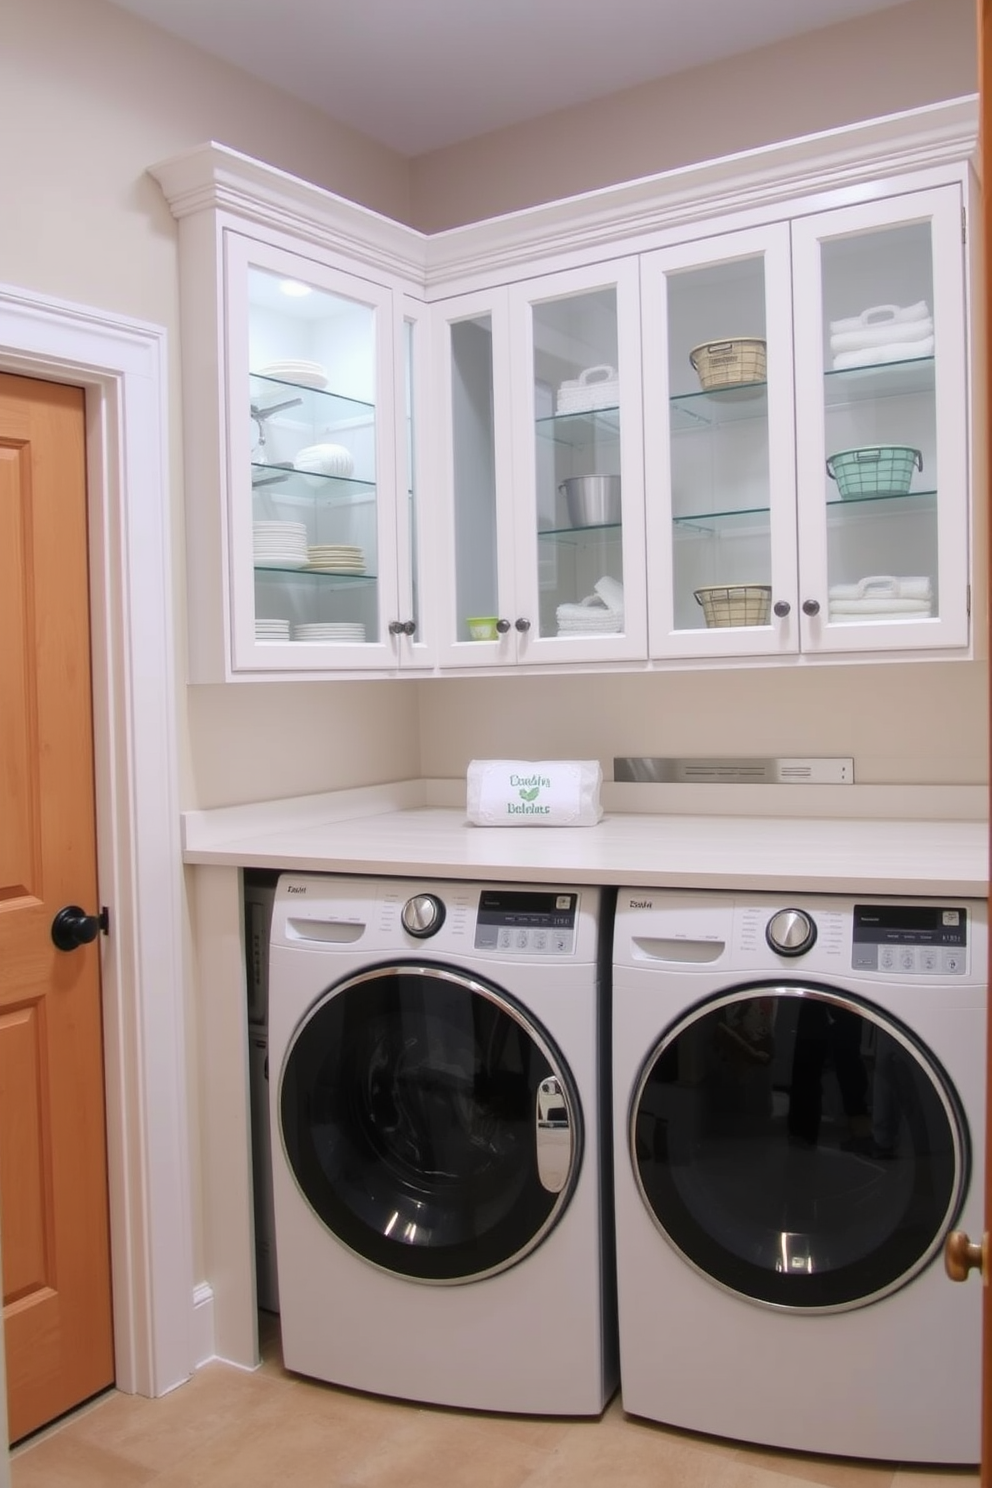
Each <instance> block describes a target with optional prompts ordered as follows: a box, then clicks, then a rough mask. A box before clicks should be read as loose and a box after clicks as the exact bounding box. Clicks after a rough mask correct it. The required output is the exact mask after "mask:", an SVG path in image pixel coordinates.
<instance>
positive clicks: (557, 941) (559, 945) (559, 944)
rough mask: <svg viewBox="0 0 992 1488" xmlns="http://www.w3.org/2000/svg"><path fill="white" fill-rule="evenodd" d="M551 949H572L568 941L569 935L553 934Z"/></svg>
mask: <svg viewBox="0 0 992 1488" xmlns="http://www.w3.org/2000/svg"><path fill="white" fill-rule="evenodd" d="M551 949H552V950H553V951H567V950H570V949H571V947H570V946H569V943H568V936H567V935H554V936H552V939H551Z"/></svg>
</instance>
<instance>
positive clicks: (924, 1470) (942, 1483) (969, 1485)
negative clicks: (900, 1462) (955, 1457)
mask: <svg viewBox="0 0 992 1488" xmlns="http://www.w3.org/2000/svg"><path fill="white" fill-rule="evenodd" d="M978 1484H979V1472H978V1469H977V1467H901V1468H900V1469H899V1471H898V1472H897V1473H896V1475H895V1477H894V1478H893V1479H892V1488H978Z"/></svg>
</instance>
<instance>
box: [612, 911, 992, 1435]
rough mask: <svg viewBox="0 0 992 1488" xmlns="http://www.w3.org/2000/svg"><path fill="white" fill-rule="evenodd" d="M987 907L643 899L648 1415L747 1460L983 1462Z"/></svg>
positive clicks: (630, 1178)
mask: <svg viewBox="0 0 992 1488" xmlns="http://www.w3.org/2000/svg"><path fill="white" fill-rule="evenodd" d="M986 957H987V949H986V911H985V905H984V903H983V902H980V901H963V900H960V899H954V898H950V899H946V900H945V899H941V900H937V899H931V900H914V901H909V900H906V899H901V898H900V899H896V898H877V897H871V896H866V897H864V898H859V899H857V900H853V899H852V900H847V899H841V898H835V897H805V896H804V897H800V898H778V897H773V896H771V895H762V894H753V895H745V894H737V895H732V894H723V893H691V894H690V893H675V892H670V891H645V890H642V889H624V890H621V891H620V893H619V895H618V899H617V910H616V922H615V935H614V976H613V1030H614V1031H613V1071H614V1132H615V1167H616V1172H615V1196H616V1226H617V1268H618V1291H619V1320H620V1372H621V1382H622V1384H621V1389H622V1397H623V1404H624V1407H625V1409H626V1410H628V1411H630V1412H632V1413H633V1414H635V1415H639V1416H646V1417H649V1418H651V1419H653V1420H656V1421H663V1422H667V1423H669V1424H671V1425H674V1426H679V1427H683V1428H687V1429H690V1430H693V1431H700V1432H707V1433H712V1434H714V1435H718V1436H726V1437H731V1438H735V1439H738V1440H742V1441H749V1442H758V1443H764V1444H767V1445H771V1446H776V1447H786V1448H793V1449H796V1450H801V1451H805V1452H816V1453H821V1452H822V1453H837V1454H840V1455H849V1456H855V1457H865V1458H882V1459H891V1460H894V1461H899V1462H910V1461H914V1462H946V1463H955V1462H970V1463H974V1462H977V1461H978V1460H979V1434H980V1407H979V1385H980V1378H981V1295H980V1291H981V1289H980V1287H979V1286H977V1285H975V1284H972V1285H970V1286H954V1285H952V1284H951V1283H950V1281H949V1280H948V1279H947V1277H946V1276H945V1274H944V1269H943V1264H942V1246H943V1242H944V1239H945V1237H946V1235H947V1233H948V1231H949V1230H950V1229H952V1228H955V1227H960V1228H962V1229H965V1230H967V1231H969V1232H970V1234H971V1235H972V1236H973V1237H977V1236H979V1235H981V1233H982V1229H983V1203H982V1177H983V1172H984V1124H985V1114H984V1113H985V1022H986V1012H985V997H986V988H985V977H986V966H987V959H986Z"/></svg>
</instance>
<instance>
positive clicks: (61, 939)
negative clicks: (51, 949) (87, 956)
mask: <svg viewBox="0 0 992 1488" xmlns="http://www.w3.org/2000/svg"><path fill="white" fill-rule="evenodd" d="M109 929H110V912H109V910H107V909H101V911H100V913H99V914H98V915H88V914H87V913H86V911H85V909H80V907H79V905H78V904H67V905H65V907H64V908H63V909H60V910H59V912H58V914H57V915H56V916H55V918H54V920H53V921H52V940H53V941H54V942H55V944H56V945H57V946H58V948H59V950H60V951H74V950H76V949H77V947H78V946H81V945H89V943H90V941H91V940H96V938H97V936H98V935H99V934H100V932H101V931H102V932H103V934H104V935H106V934H107V932H108V930H109Z"/></svg>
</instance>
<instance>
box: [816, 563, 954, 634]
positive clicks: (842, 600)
mask: <svg viewBox="0 0 992 1488" xmlns="http://www.w3.org/2000/svg"><path fill="white" fill-rule="evenodd" d="M827 599H828V601H829V611H830V619H831V620H839V621H841V622H842V623H843V622H848V623H850V622H853V621H855V620H890V619H891V618H892V616H893V615H920V616H925V615H929V614H931V613H932V610H933V586H932V584H931V583H930V580H929V578H928V577H927V576H926V575H925V574H921V575H919V576H915V575H908V576H906V577H904V578H900V577H898V576H896V575H894V574H870V575H869V576H868V577H867V578H864V579H859V580H858V581H857V583H855V584H834V585H833V587H832V588H831V589H830V590H828V593H827Z"/></svg>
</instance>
